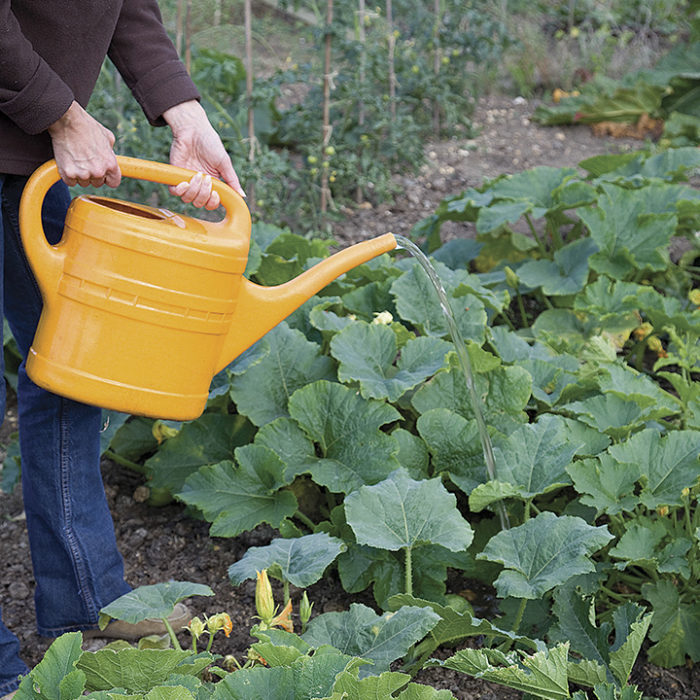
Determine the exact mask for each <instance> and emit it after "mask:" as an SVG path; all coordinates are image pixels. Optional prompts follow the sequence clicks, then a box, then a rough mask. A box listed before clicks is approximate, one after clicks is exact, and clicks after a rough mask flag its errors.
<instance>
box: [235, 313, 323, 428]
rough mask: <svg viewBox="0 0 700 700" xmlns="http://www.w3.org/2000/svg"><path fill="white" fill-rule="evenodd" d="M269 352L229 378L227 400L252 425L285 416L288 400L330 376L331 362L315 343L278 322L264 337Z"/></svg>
mask: <svg viewBox="0 0 700 700" xmlns="http://www.w3.org/2000/svg"><path fill="white" fill-rule="evenodd" d="M265 339H266V341H267V342H268V343H269V347H270V352H269V353H268V354H267V355H266V356H265V357H264V358H263V359H262V360H260V361H259V362H258V363H257V364H255V365H253V366H252V367H250V368H249V369H248V370H247V371H246V372H244V373H243V374H240V375H237V376H235V377H234V379H233V383H232V389H231V397H232V398H233V400H234V402H235V403H236V406H237V407H238V411H239V413H242V414H243V415H245V416H248V418H250V420H251V421H252V422H253V423H254V424H255V425H258V426H260V425H265V424H266V423H269V422H270V421H272V420H274V419H275V418H279V417H280V416H287V415H289V414H288V411H287V405H288V403H289V397H290V396H291V395H292V394H293V393H294V391H295V390H296V389H298V388H300V387H303V386H306V385H307V384H309V383H310V382H314V381H316V380H317V379H330V378H332V377H333V376H334V372H333V365H332V360H331V358H330V357H327V356H325V355H321V348H320V346H319V345H317V344H316V343H312V342H309V341H308V340H306V338H305V337H304V335H303V334H302V333H301V332H300V331H297V330H293V329H291V328H289V326H288V325H287V324H286V323H284V322H282V323H280V324H279V325H278V326H276V327H275V328H273V329H272V330H271V331H270V332H269V333H268V334H267V335H266V336H265Z"/></svg>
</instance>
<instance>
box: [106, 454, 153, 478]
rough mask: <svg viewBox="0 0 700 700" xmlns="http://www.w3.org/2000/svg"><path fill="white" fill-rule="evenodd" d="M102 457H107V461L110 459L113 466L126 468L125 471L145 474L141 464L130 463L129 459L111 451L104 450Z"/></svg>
mask: <svg viewBox="0 0 700 700" xmlns="http://www.w3.org/2000/svg"><path fill="white" fill-rule="evenodd" d="M104 456H105V457H107V459H111V460H112V461H113V462H114V463H115V464H119V465H120V466H122V467H126V468H127V469H131V470H132V471H135V472H138V473H139V474H145V473H146V467H145V466H144V465H143V464H139V463H138V462H132V461H131V460H130V459H127V458H126V457H122V456H121V455H119V454H117V453H116V452H113V451H112V450H106V451H105V453H104Z"/></svg>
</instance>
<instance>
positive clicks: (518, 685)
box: [426, 644, 570, 700]
mask: <svg viewBox="0 0 700 700" xmlns="http://www.w3.org/2000/svg"><path fill="white" fill-rule="evenodd" d="M568 653H569V645H568V644H558V645H557V646H556V647H554V648H553V649H547V650H545V651H538V652H535V653H534V654H532V655H528V654H517V653H515V652H512V653H510V654H504V653H503V652H500V651H497V650H496V649H461V650H460V651H458V652H457V653H456V654H455V655H454V656H452V657H450V658H449V659H446V660H445V661H438V660H436V659H432V660H431V661H430V662H428V663H427V664H426V666H427V667H435V666H439V667H442V668H451V669H454V670H455V671H460V672H461V673H466V674H468V675H470V676H474V677H475V678H481V679H483V680H486V681H490V682H493V683H500V684H501V685H505V686H507V687H508V688H515V689H516V690H520V691H523V692H525V693H530V694H532V695H535V696H537V697H540V698H547V699H548V700H558V699H559V698H562V699H563V698H569V697H570V695H569V683H568V676H567V656H568Z"/></svg>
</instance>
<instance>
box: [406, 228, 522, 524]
mask: <svg viewBox="0 0 700 700" xmlns="http://www.w3.org/2000/svg"><path fill="white" fill-rule="evenodd" d="M394 238H396V245H397V247H398V248H402V249H403V250H407V251H408V252H409V253H410V254H411V255H412V256H413V257H414V258H415V259H416V261H417V262H418V263H419V264H420V266H421V267H422V268H423V269H424V270H425V272H426V274H427V275H428V278H429V279H430V281H431V282H432V284H433V287H435V291H436V292H437V295H438V298H439V300H440V307H441V309H442V312H443V314H444V315H445V320H446V321H447V326H448V328H449V331H450V336H451V337H452V342H453V343H454V346H455V350H456V352H457V357H458V358H459V364H460V366H461V368H462V372H463V373H464V380H465V381H466V384H467V388H468V390H469V397H470V399H471V404H472V409H473V411H474V416H475V418H476V425H477V428H478V429H479V439H480V441H481V449H482V451H483V453H484V461H485V462H486V471H487V472H488V475H489V479H495V478H496V460H495V458H494V456H493V445H492V444H491V436H490V435H489V431H488V428H487V427H486V421H485V420H484V412H483V410H482V402H481V399H480V398H479V395H478V394H477V391H476V385H475V384H474V375H473V373H472V367H471V362H470V361H469V355H468V353H467V346H466V344H465V342H464V338H463V337H462V333H461V332H460V330H459V328H458V327H457V322H456V321H455V317H454V314H453V313H452V309H451V308H450V304H449V302H448V300H447V293H446V292H445V288H444V287H443V286H442V282H441V281H440V278H439V277H438V274H437V272H436V271H435V268H434V267H433V266H432V264H431V263H430V260H428V258H427V257H426V255H425V254H424V253H423V251H422V250H421V249H420V248H419V247H418V246H417V245H416V244H415V243H413V241H410V240H409V239H408V238H405V237H404V236H394ZM497 512H498V517H499V519H500V521H501V528H502V529H504V530H506V529H508V528H509V527H510V523H509V521H508V513H507V512H506V508H505V505H504V504H503V503H502V502H500V501H499V502H498V504H497Z"/></svg>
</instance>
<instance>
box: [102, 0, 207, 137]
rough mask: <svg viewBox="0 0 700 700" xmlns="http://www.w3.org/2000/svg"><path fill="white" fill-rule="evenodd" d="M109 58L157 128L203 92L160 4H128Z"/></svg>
mask: <svg viewBox="0 0 700 700" xmlns="http://www.w3.org/2000/svg"><path fill="white" fill-rule="evenodd" d="M109 57H110V59H111V60H112V62H113V63H114V65H115V66H116V67H117V70H118V71H119V72H120V73H121V75H122V77H123V78H124V81H125V82H126V84H127V85H128V86H129V88H130V89H131V92H132V93H133V95H134V97H135V98H136V99H137V100H138V102H139V104H140V105H141V108H142V109H143V111H144V113H145V114H146V117H147V118H148V120H149V121H150V122H151V124H153V125H156V126H158V125H163V124H165V122H164V120H163V119H162V116H161V115H162V114H163V112H164V111H165V110H166V109H169V108H170V107H174V106H175V105H177V104H180V103H181V102H186V101H188V100H192V99H199V92H198V91H197V88H196V87H195V85H194V83H193V82H192V80H191V78H190V76H189V74H188V73H187V70H186V69H185V66H184V65H183V64H182V62H181V61H180V59H179V57H178V55H177V51H176V50H175V47H174V46H173V43H172V41H170V37H169V36H168V33H167V32H166V30H165V27H164V26H163V22H162V19H161V15H160V10H159V9H158V3H157V0H124V3H123V5H122V11H121V14H120V16H119V20H118V22H117V26H116V29H115V31H114V35H113V37H112V43H111V45H110V49H109Z"/></svg>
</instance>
